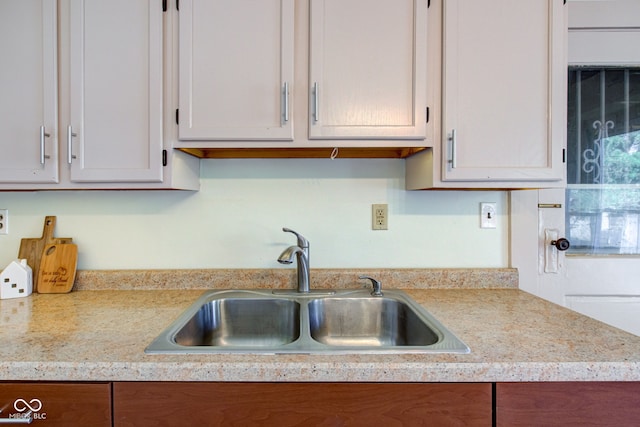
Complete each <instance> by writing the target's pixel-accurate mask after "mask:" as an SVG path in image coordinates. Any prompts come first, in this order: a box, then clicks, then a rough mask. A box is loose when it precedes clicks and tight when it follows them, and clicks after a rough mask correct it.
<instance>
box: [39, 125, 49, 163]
mask: <svg viewBox="0 0 640 427" xmlns="http://www.w3.org/2000/svg"><path fill="white" fill-rule="evenodd" d="M50 136H51V134H48V133H46V132H45V129H44V126H40V164H41V165H44V161H45V159H48V158H49V157H50V156H47V155H46V154H45V149H44V139H45V137H46V138H48V137H50Z"/></svg>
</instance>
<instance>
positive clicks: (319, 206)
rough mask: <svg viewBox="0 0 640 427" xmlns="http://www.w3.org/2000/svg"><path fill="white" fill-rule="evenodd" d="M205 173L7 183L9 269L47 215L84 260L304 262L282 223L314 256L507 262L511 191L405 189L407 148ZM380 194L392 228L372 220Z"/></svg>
mask: <svg viewBox="0 0 640 427" xmlns="http://www.w3.org/2000/svg"><path fill="white" fill-rule="evenodd" d="M200 174H201V189H200V191H199V192H186V191H51V192H44V191H43V192H6V193H4V192H0V208H6V209H8V210H9V234H8V235H0V269H2V268H4V266H6V265H7V264H8V263H9V262H10V261H11V260H13V259H15V258H16V256H17V254H18V248H19V246H20V239H21V238H23V237H40V235H41V234H42V224H43V220H44V216H46V215H56V216H57V226H56V236H57V237H72V238H73V240H74V242H75V243H77V244H78V246H79V260H78V268H79V269H84V270H94V269H95V270H101V269H140V268H142V269H167V268H169V269H174V268H293V266H281V265H280V264H278V263H277V262H276V258H277V257H278V255H279V254H280V252H281V251H282V250H283V249H284V248H286V247H287V246H288V245H291V244H294V243H295V237H294V236H293V235H292V234H290V233H284V232H282V231H281V229H282V227H289V228H292V229H294V230H296V231H298V232H300V233H302V234H303V235H305V236H306V237H307V238H308V239H309V241H310V246H311V251H310V255H311V267H312V268H350V267H363V268H366V267H371V268H373V267H378V268H381V267H382V268H384V267H389V268H392V267H393V268H404V267H413V268H449V267H478V268H497V267H508V234H509V233H508V217H507V194H506V192H504V191H420V192H409V191H405V190H404V161H403V160H396V159H336V160H330V159H269V160H260V159H242V160H240V159H220V160H218V159H215V160H202V161H201V172H200ZM480 202H496V203H497V211H498V227H497V228H496V229H481V228H480V227H479V204H480ZM373 203H388V205H389V230H388V231H373V230H371V204H373Z"/></svg>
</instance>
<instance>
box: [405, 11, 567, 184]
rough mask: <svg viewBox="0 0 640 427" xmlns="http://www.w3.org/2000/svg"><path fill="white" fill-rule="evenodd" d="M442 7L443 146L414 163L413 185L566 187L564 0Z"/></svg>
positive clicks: (411, 163) (411, 164) (411, 167)
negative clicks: (564, 162) (564, 157)
mask: <svg viewBox="0 0 640 427" xmlns="http://www.w3.org/2000/svg"><path fill="white" fill-rule="evenodd" d="M438 3H440V2H438ZM438 6H439V7H442V31H441V33H442V95H441V96H442V111H441V113H442V117H441V122H442V129H441V132H440V133H441V144H440V145H439V146H437V147H435V148H434V150H433V151H430V150H429V151H428V152H424V153H419V154H418V155H417V156H415V158H411V159H409V160H408V163H407V188H410V189H417V188H430V187H445V188H446V187H461V188H475V187H488V188H499V187H502V188H526V187H557V186H563V185H564V183H565V171H564V169H565V168H564V164H563V161H564V160H563V156H564V151H563V150H564V148H565V141H566V91H567V89H566V84H567V62H566V48H565V45H566V31H567V30H566V6H565V5H564V4H563V0H518V1H511V0H483V1H477V0H446V1H443V2H442V3H441V4H439V5H438ZM432 7H434V5H433V4H432Z"/></svg>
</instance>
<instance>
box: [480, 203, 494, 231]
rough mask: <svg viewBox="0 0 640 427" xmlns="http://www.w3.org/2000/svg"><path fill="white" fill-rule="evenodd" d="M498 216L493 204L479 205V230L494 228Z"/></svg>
mask: <svg viewBox="0 0 640 427" xmlns="http://www.w3.org/2000/svg"><path fill="white" fill-rule="evenodd" d="M497 226H498V214H497V213H496V204H495V203H480V228H496V227H497Z"/></svg>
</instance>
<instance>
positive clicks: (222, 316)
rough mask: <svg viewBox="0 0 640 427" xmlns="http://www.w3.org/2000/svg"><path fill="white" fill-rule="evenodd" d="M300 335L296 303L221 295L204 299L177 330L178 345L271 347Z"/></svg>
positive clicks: (285, 342)
mask: <svg viewBox="0 0 640 427" xmlns="http://www.w3.org/2000/svg"><path fill="white" fill-rule="evenodd" d="M299 336H300V304H298V303H297V302H295V301H292V300H285V299H273V298H269V299H264V298H233V297H231V298H229V297H225V298H221V299H215V300H213V301H209V302H206V303H204V304H203V305H202V306H200V308H199V309H198V311H197V312H196V313H195V314H194V315H193V316H191V318H190V319H189V320H188V321H187V323H186V324H185V325H184V326H183V327H182V328H180V330H178V332H177V333H176V334H175V337H174V340H175V342H176V344H178V345H181V346H214V347H234V346H237V347H257V348H260V347H275V346H281V345H284V344H288V343H290V342H293V341H295V340H296V339H298V337H299Z"/></svg>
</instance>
